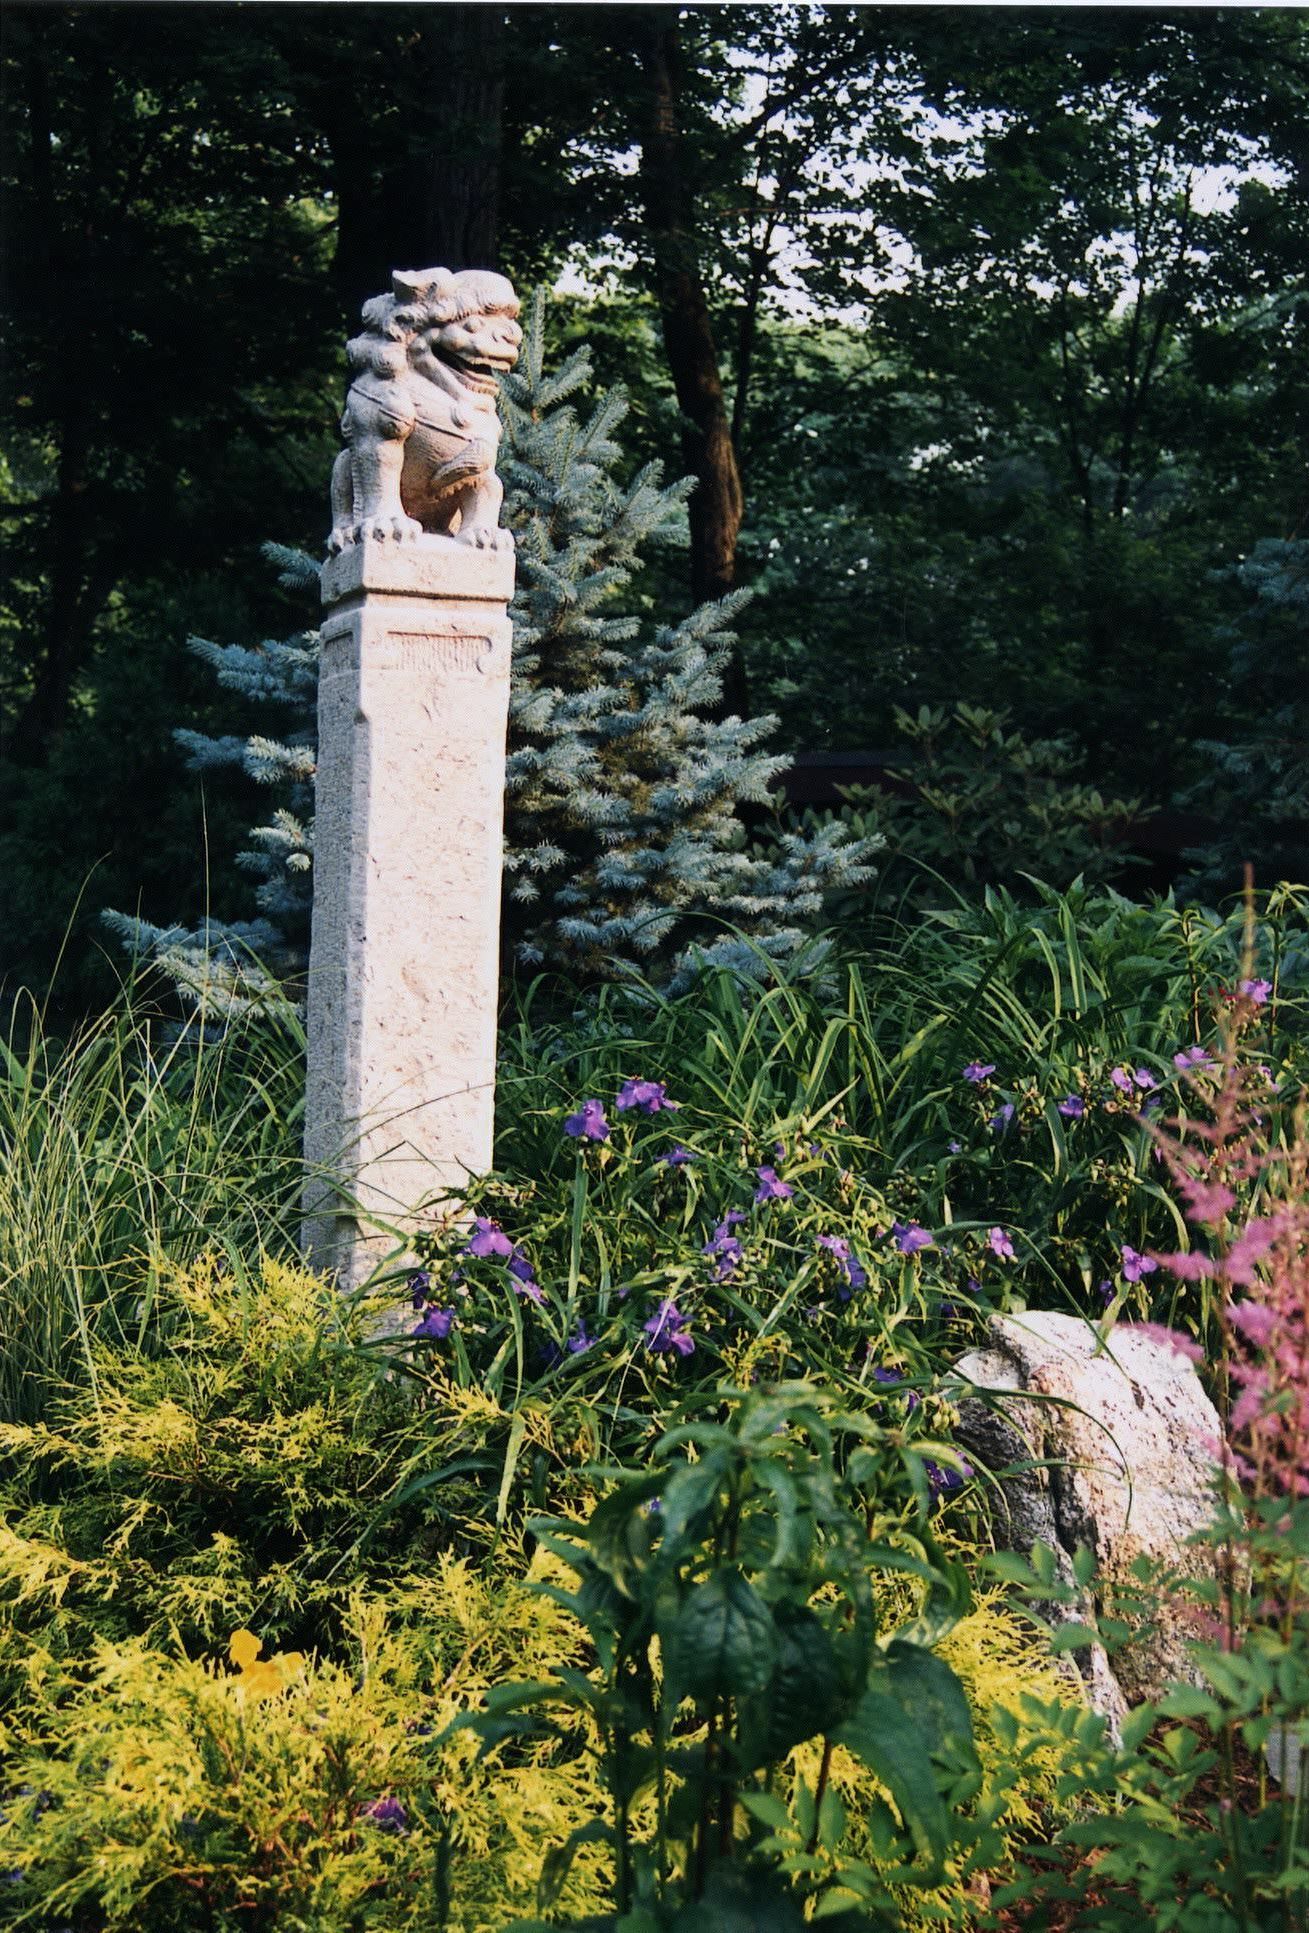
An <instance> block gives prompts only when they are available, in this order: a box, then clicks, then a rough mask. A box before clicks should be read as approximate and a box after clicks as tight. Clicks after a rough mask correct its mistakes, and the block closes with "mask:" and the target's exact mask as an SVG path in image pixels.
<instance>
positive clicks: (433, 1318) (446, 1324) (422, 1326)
mask: <svg viewBox="0 0 1309 1933" xmlns="http://www.w3.org/2000/svg"><path fill="white" fill-rule="evenodd" d="M454 1321H455V1312H454V1310H453V1309H435V1308H432V1309H428V1311H427V1313H426V1314H425V1315H424V1317H423V1319H422V1321H421V1322H420V1323H418V1324H417V1326H416V1327H415V1328H414V1329H413V1330H412V1332H411V1333H412V1334H413V1335H415V1336H430V1337H432V1338H433V1340H435V1341H436V1342H444V1341H445V1339H446V1337H447V1336H448V1335H449V1333H450V1331H451V1330H452V1329H453V1328H454Z"/></svg>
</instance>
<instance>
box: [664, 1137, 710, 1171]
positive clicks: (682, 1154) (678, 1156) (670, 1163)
mask: <svg viewBox="0 0 1309 1933" xmlns="http://www.w3.org/2000/svg"><path fill="white" fill-rule="evenodd" d="M699 1159H700V1157H699V1155H698V1154H694V1153H693V1152H692V1150H691V1149H690V1148H684V1147H683V1146H682V1144H681V1142H680V1141H679V1142H678V1144H677V1146H676V1147H674V1148H665V1149H664V1152H663V1153H662V1154H657V1155H656V1156H655V1160H656V1161H662V1162H663V1164H664V1166H665V1167H666V1168H684V1167H685V1166H686V1164H687V1162H688V1161H698V1160H699Z"/></svg>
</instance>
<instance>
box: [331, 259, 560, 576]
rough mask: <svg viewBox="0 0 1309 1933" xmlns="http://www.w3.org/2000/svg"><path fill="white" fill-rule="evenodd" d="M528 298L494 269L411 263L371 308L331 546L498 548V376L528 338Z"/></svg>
mask: <svg viewBox="0 0 1309 1933" xmlns="http://www.w3.org/2000/svg"><path fill="white" fill-rule="evenodd" d="M517 314H518V298H517V296H516V295H515V294H514V292H513V289H512V288H511V287H510V285H509V283H508V282H506V280H505V279H504V277H503V276H502V275H493V274H492V273H491V272H490V271H489V270H486V269H465V270H463V271H462V272H461V273H459V274H452V273H451V272H450V270H448V269H443V268H428V269H405V270H399V269H397V271H396V272H395V274H394V275H393V276H392V277H391V293H390V295H378V296H374V298H373V300H372V301H371V302H366V303H365V304H364V308H363V321H364V324H365V327H364V332H363V334H362V335H358V336H355V337H354V338H353V340H352V341H351V342H350V343H349V345H348V354H349V358H350V369H351V373H352V375H353V377H354V380H353V382H352V383H351V385H350V393H349V396H348V397H347V399H346V405H345V414H344V416H343V417H342V418H341V431H342V434H343V435H344V437H345V441H346V447H345V449H344V450H343V451H342V452H341V454H340V456H339V457H338V458H337V460H336V466H335V468H334V469H333V471H332V534H331V536H330V537H329V539H328V549H329V551H332V552H336V551H340V550H345V549H346V548H347V547H348V546H349V545H351V544H356V543H359V542H361V541H362V540H363V539H364V538H365V537H375V538H381V539H384V540H394V541H405V540H407V539H412V538H414V537H418V536H420V535H421V534H422V533H423V532H425V531H428V532H433V533H436V534H439V535H442V536H448V537H455V538H457V539H458V540H459V542H460V543H465V544H476V545H477V546H478V547H479V548H481V549H486V550H498V549H501V548H503V547H505V546H507V545H511V544H512V543H513V538H512V537H511V536H510V534H509V532H508V531H507V530H501V529H500V525H499V519H500V505H501V503H502V502H503V500H504V488H503V486H502V485H501V483H500V479H499V478H498V477H497V476H496V473H495V452H496V446H497V444H498V443H499V441H500V420H499V417H498V416H497V415H496V407H495V404H496V378H497V377H498V376H500V375H503V374H504V372H505V371H506V370H509V369H512V368H513V366H514V364H515V362H516V361H517V360H518V345H519V343H520V342H521V341H522V339H523V332H522V330H521V329H520V328H519V326H518V323H517V321H516V320H515V317H516V316H517Z"/></svg>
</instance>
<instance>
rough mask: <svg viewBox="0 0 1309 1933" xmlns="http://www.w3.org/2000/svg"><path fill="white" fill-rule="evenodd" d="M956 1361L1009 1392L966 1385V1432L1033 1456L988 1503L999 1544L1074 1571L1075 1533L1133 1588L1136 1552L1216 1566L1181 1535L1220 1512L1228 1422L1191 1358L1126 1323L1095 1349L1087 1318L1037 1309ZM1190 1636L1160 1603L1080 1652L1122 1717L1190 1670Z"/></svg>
mask: <svg viewBox="0 0 1309 1933" xmlns="http://www.w3.org/2000/svg"><path fill="white" fill-rule="evenodd" d="M955 1367H956V1373H957V1374H958V1375H959V1376H960V1377H961V1378H962V1379H963V1380H964V1381H965V1382H967V1383H971V1384H973V1385H975V1386H976V1387H978V1388H980V1389H985V1390H993V1391H1000V1392H1012V1396H1011V1398H1010V1400H1006V1401H1004V1402H1003V1403H1000V1404H995V1405H991V1404H984V1403H983V1402H981V1401H979V1400H977V1399H976V1398H969V1397H967V1396H966V1395H965V1396H964V1397H963V1399H962V1400H961V1401H960V1404H959V1425H958V1430H957V1434H958V1437H959V1439H960V1441H961V1442H962V1443H964V1444H966V1445H967V1447H968V1448H969V1450H970V1451H971V1453H972V1454H973V1455H974V1456H976V1457H977V1458H978V1459H979V1461H981V1462H982V1463H984V1464H985V1465H986V1466H987V1467H988V1468H989V1469H991V1470H1001V1469H1004V1468H1006V1467H1007V1466H1009V1465H1014V1464H1024V1463H1028V1464H1035V1465H1037V1466H1038V1467H1035V1468H1029V1469H1025V1470H1020V1471H1018V1472H1017V1473H1016V1474H1014V1475H1010V1476H1006V1477H1005V1478H1004V1479H1003V1481H1002V1489H1001V1494H1000V1497H999V1499H998V1500H997V1502H996V1504H995V1506H994V1529H995V1535H996V1538H997V1540H998V1541H999V1542H1000V1543H1001V1544H1002V1545H1004V1546H1006V1547H1008V1548H1010V1549H1013V1550H1018V1551H1023V1552H1026V1551H1028V1550H1030V1548H1031V1546H1032V1544H1033V1543H1034V1542H1036V1541H1038V1540H1039V1541H1040V1542H1042V1543H1045V1544H1048V1545H1049V1546H1050V1548H1051V1549H1052V1550H1053V1551H1054V1552H1055V1553H1056V1557H1057V1559H1058V1560H1059V1564H1060V1569H1061V1572H1062V1575H1063V1577H1064V1578H1065V1580H1066V1581H1068V1582H1071V1581H1072V1570H1071V1565H1070V1559H1071V1556H1072V1553H1073V1552H1074V1551H1075V1550H1076V1549H1077V1548H1078V1546H1079V1545H1081V1546H1085V1547H1086V1548H1087V1549H1089V1550H1090V1551H1091V1552H1092V1553H1093V1554H1094V1556H1095V1559H1096V1563H1097V1567H1098V1570H1099V1573H1100V1576H1101V1577H1102V1578H1103V1580H1104V1582H1105V1584H1107V1585H1111V1586H1112V1585H1120V1584H1121V1585H1125V1586H1130V1584H1131V1581H1132V1580H1131V1578H1130V1571H1131V1566H1132V1565H1133V1563H1134V1562H1135V1561H1136V1559H1137V1558H1138V1557H1142V1556H1147V1557H1152V1558H1159V1559H1161V1560H1163V1561H1164V1562H1166V1563H1168V1564H1170V1565H1174V1566H1176V1567H1177V1568H1178V1569H1181V1570H1184V1571H1185V1572H1186V1573H1187V1574H1188V1575H1196V1574H1198V1573H1199V1572H1200V1570H1201V1569H1202V1568H1209V1569H1212V1568H1213V1558H1212V1555H1211V1554H1210V1553H1209V1552H1208V1551H1206V1550H1205V1549H1203V1548H1199V1549H1197V1548H1194V1547H1192V1548H1187V1547H1186V1546H1185V1539H1186V1538H1187V1537H1188V1536H1189V1535H1190V1534H1191V1533H1192V1532H1193V1531H1196V1530H1199V1529H1201V1528H1202V1527H1203V1526H1204V1525H1205V1524H1207V1523H1208V1522H1209V1521H1210V1520H1211V1518H1212V1515H1213V1494H1214V1493H1213V1488H1212V1485H1213V1478H1214V1471H1215V1461H1214V1451H1215V1446H1216V1445H1217V1442H1218V1440H1219V1436H1220V1426H1219V1421H1218V1416H1217V1412H1216V1411H1215V1409H1214V1407H1213V1405H1212V1403H1211V1402H1210V1401H1209V1399H1208V1397H1207V1396H1206V1395H1205V1393H1204V1390H1203V1389H1202V1388H1201V1386H1200V1381H1199V1378H1198V1377H1197V1375H1196V1373H1195V1369H1194V1367H1193V1366H1192V1364H1191V1363H1190V1362H1189V1361H1188V1360H1187V1359H1186V1358H1185V1357H1184V1356H1182V1355H1179V1354H1178V1353H1177V1352H1176V1351H1175V1350H1173V1349H1171V1348H1169V1347H1168V1346H1167V1344H1165V1343H1161V1342H1159V1341H1158V1340H1156V1339H1155V1338H1154V1337H1152V1336H1149V1335H1144V1334H1141V1333H1140V1332H1139V1331H1136V1330H1134V1328H1133V1327H1132V1325H1131V1324H1120V1325H1119V1326H1118V1327H1117V1328H1115V1329H1114V1330H1113V1331H1112V1332H1111V1334H1110V1335H1109V1337H1108V1339H1107V1341H1106V1343H1105V1345H1104V1347H1103V1349H1101V1348H1100V1347H1099V1338H1098V1335H1097V1332H1096V1330H1095V1329H1094V1328H1093V1327H1092V1326H1091V1325H1090V1324H1088V1323H1086V1322H1084V1321H1082V1320H1080V1319H1079V1318H1077V1317H1075V1316H1066V1315H1052V1314H1036V1313H1033V1314H1027V1315H1019V1316H997V1317H994V1318H993V1319H992V1322H991V1328H990V1335H989V1337H988V1344H987V1346H986V1347H985V1348H983V1349H980V1350H978V1351H976V1352H975V1353H973V1354H972V1355H969V1356H965V1357H964V1358H963V1359H962V1361H960V1362H959V1363H957V1364H956V1366H955ZM1062 1615H1064V1616H1065V1617H1066V1616H1070V1615H1077V1614H1076V1613H1070V1612H1069V1611H1066V1610H1065V1611H1064V1612H1063V1613H1062ZM1186 1638H1187V1626H1186V1624H1185V1622H1184V1621H1183V1620H1182V1619H1181V1618H1180V1617H1178V1616H1173V1615H1169V1614H1167V1612H1165V1615H1164V1616H1163V1617H1162V1618H1161V1619H1159V1620H1158V1621H1157V1622H1155V1623H1151V1624H1150V1625H1148V1626H1142V1627H1141V1628H1140V1629H1139V1630H1138V1634H1137V1636H1136V1637H1135V1638H1134V1639H1133V1640H1132V1642H1131V1643H1130V1644H1129V1645H1127V1646H1125V1647H1124V1648H1123V1649H1122V1650H1121V1651H1119V1652H1116V1653H1115V1654H1114V1655H1113V1657H1112V1658H1110V1659H1106V1658H1105V1656H1104V1654H1103V1653H1102V1652H1101V1653H1098V1654H1096V1655H1092V1656H1087V1655H1085V1654H1079V1655H1078V1660H1077V1662H1078V1665H1079V1668H1080V1669H1081V1670H1082V1672H1083V1676H1084V1678H1085V1679H1086V1680H1087V1687H1088V1691H1089V1694H1090V1696H1091V1700H1092V1702H1093V1703H1094V1704H1095V1705H1096V1706H1097V1707H1098V1709H1100V1710H1102V1711H1104V1712H1105V1713H1106V1714H1107V1715H1108V1716H1110V1718H1112V1719H1114V1720H1117V1719H1118V1718H1120V1717H1121V1715H1122V1713H1123V1711H1124V1709H1125V1708H1126V1706H1128V1705H1130V1704H1132V1703H1135V1702H1138V1701H1139V1700H1141V1699H1144V1698H1152V1697H1157V1696H1158V1695H1159V1694H1160V1693H1161V1692H1162V1691H1163V1689H1164V1686H1165V1685H1166V1684H1167V1682H1168V1681H1169V1680H1170V1679H1175V1678H1182V1679H1186V1678H1190V1677H1191V1676H1192V1675H1193V1674H1192V1669H1191V1665H1190V1660H1189V1656H1188V1653H1187V1648H1186Z"/></svg>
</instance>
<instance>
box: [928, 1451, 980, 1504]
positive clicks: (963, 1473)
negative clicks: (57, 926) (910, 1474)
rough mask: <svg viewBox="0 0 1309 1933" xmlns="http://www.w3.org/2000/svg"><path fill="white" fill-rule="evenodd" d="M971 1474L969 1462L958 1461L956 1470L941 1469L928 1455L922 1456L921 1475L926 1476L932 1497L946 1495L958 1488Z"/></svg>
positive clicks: (960, 1487) (971, 1467) (961, 1486)
mask: <svg viewBox="0 0 1309 1933" xmlns="http://www.w3.org/2000/svg"><path fill="white" fill-rule="evenodd" d="M972 1474H973V1466H972V1464H971V1463H966V1462H964V1461H962V1460H961V1461H960V1465H959V1468H958V1469H957V1470H955V1469H950V1470H943V1469H942V1468H941V1466H940V1464H939V1463H933V1462H932V1460H931V1458H930V1457H924V1458H923V1475H924V1476H925V1477H926V1478H927V1488H928V1490H929V1491H930V1492H931V1494H932V1495H933V1496H934V1497H946V1496H949V1495H950V1493H951V1492H952V1491H954V1490H960V1489H962V1488H963V1486H964V1484H965V1483H966V1482H967V1480H968V1478H969V1477H971V1476H972Z"/></svg>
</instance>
